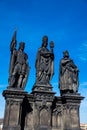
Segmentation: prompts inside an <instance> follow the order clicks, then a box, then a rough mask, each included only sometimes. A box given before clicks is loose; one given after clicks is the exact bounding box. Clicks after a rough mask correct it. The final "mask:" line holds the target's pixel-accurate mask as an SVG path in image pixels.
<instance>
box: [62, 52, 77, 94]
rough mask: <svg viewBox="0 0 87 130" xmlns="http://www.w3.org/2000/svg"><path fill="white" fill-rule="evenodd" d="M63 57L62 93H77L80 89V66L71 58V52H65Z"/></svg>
mask: <svg viewBox="0 0 87 130" xmlns="http://www.w3.org/2000/svg"><path fill="white" fill-rule="evenodd" d="M63 55H64V56H63V58H62V59H61V61H60V70H59V71H60V75H59V88H60V92H61V95H62V94H64V93H67V92H68V93H75V92H77V91H78V86H79V81H78V72H79V70H78V68H77V66H76V65H75V64H74V62H73V60H72V59H70V58H69V52H68V51H65V52H63Z"/></svg>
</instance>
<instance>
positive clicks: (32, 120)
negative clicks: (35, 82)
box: [3, 86, 84, 130]
mask: <svg viewBox="0 0 87 130" xmlns="http://www.w3.org/2000/svg"><path fill="white" fill-rule="evenodd" d="M38 87H39V86H38ZM40 88H41V87H40ZM3 96H4V97H5V100H6V107H5V116H4V124H3V130H80V117H79V107H80V103H81V100H82V99H83V98H84V97H82V96H80V94H77V93H75V94H64V95H63V96H59V97H57V96H55V93H54V92H52V91H48V90H46V89H44V90H43V91H42V90H41V89H38V90H37V87H36V88H34V89H33V91H32V93H31V94H28V93H27V92H24V91H20V90H11V89H8V90H5V91H4V92H3Z"/></svg>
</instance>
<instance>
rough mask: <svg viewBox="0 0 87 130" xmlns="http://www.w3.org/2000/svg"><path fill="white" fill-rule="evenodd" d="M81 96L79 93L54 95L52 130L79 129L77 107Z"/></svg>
mask: <svg viewBox="0 0 87 130" xmlns="http://www.w3.org/2000/svg"><path fill="white" fill-rule="evenodd" d="M83 98H84V97H82V96H80V94H65V95H63V96H61V97H55V100H54V103H53V106H52V130H80V117H79V108H80V103H81V100H82V99H83Z"/></svg>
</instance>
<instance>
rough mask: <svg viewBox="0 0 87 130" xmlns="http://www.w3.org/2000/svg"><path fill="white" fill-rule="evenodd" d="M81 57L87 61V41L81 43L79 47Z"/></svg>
mask: <svg viewBox="0 0 87 130" xmlns="http://www.w3.org/2000/svg"><path fill="white" fill-rule="evenodd" d="M78 56H79V59H80V60H81V61H84V62H87V41H85V42H84V43H82V44H81V46H80V47H79V55H78Z"/></svg>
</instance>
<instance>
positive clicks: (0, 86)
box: [0, 0, 87, 123]
mask: <svg viewBox="0 0 87 130" xmlns="http://www.w3.org/2000/svg"><path fill="white" fill-rule="evenodd" d="M15 28H17V30H18V31H17V42H18V43H19V42H20V41H24V42H25V43H26V47H25V51H26V52H27V54H28V57H29V65H30V67H31V70H30V75H29V79H28V83H27V86H26V89H25V90H26V91H28V92H29V93H30V92H31V89H32V87H33V85H34V82H35V59H36V53H37V50H38V48H39V47H40V46H41V40H42V36H43V35H47V36H48V38H49V42H50V41H51V40H53V41H54V43H55V48H54V54H55V75H54V77H53V79H52V81H51V83H52V85H53V91H55V92H56V93H57V94H56V95H58V96H59V89H58V76H59V61H60V59H61V58H62V52H63V51H64V50H66V49H67V50H68V51H69V53H70V57H71V58H72V59H73V60H74V62H75V64H76V65H77V66H78V68H79V70H80V73H79V81H80V85H79V93H81V95H82V96H84V97H85V99H84V100H83V101H82V103H81V106H80V122H82V123H85V122H86V123H87V0H0V118H2V117H3V115H4V106H5V100H4V98H3V97H2V92H3V90H5V89H6V87H7V86H8V70H9V61H10V48H9V46H10V41H11V38H12V36H13V33H14V30H15ZM48 48H49V47H48Z"/></svg>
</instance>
